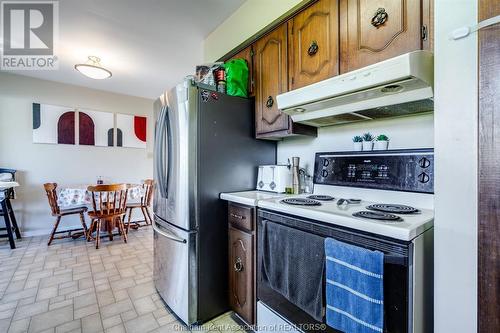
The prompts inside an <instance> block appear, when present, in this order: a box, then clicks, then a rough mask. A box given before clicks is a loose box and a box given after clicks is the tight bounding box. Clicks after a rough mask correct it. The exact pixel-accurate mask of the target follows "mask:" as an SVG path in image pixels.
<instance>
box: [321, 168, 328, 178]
mask: <svg viewBox="0 0 500 333" xmlns="http://www.w3.org/2000/svg"><path fill="white" fill-rule="evenodd" d="M321 175H322V176H323V178H326V177H327V176H328V171H326V170H323V171H322V172H321Z"/></svg>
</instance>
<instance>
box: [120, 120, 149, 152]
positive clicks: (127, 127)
mask: <svg viewBox="0 0 500 333" xmlns="http://www.w3.org/2000/svg"><path fill="white" fill-rule="evenodd" d="M146 129H147V117H142V116H133V115H128V114H121V113H117V114H116V132H117V133H116V141H117V142H116V145H117V146H118V147H131V148H146V137H147V133H146Z"/></svg>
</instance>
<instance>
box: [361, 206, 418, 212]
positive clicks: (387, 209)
mask: <svg viewBox="0 0 500 333" xmlns="http://www.w3.org/2000/svg"><path fill="white" fill-rule="evenodd" d="M366 209H369V210H376V211H379V212H384V213H393V214H413V213H418V212H420V211H419V210H418V209H416V208H413V207H411V206H405V205H395V204H374V205H370V206H368V207H366Z"/></svg>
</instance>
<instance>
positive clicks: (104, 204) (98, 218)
mask: <svg viewBox="0 0 500 333" xmlns="http://www.w3.org/2000/svg"><path fill="white" fill-rule="evenodd" d="M87 190H88V191H89V192H91V193H92V209H93V211H90V212H88V215H89V217H90V219H91V223H90V228H89V230H88V232H87V241H90V240H91V239H92V232H94V230H95V232H96V236H95V244H96V245H95V248H96V249H98V248H99V242H100V232H101V224H102V222H103V221H104V223H105V227H106V230H107V231H108V236H109V240H113V229H114V227H115V226H117V227H118V231H119V234H120V235H121V236H122V239H123V241H124V242H125V243H126V242H127V232H126V230H125V225H124V223H123V221H124V219H125V214H126V207H127V194H128V186H127V184H111V185H96V186H89V187H88V189H87Z"/></svg>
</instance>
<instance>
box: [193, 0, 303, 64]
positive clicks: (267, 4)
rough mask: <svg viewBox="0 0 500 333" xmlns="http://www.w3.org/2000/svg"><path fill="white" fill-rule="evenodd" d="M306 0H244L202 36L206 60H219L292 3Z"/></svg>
mask: <svg viewBox="0 0 500 333" xmlns="http://www.w3.org/2000/svg"><path fill="white" fill-rule="evenodd" d="M307 1H308V0H278V1H276V0H271V1H270V0H247V1H246V2H245V3H244V4H243V5H241V7H240V8H238V9H237V10H236V11H235V12H234V13H233V14H232V15H231V16H229V17H228V18H227V19H226V20H225V21H224V22H222V24H221V25H219V26H218V27H217V28H216V29H215V30H214V31H212V32H211V33H210V35H208V37H207V38H206V39H205V41H204V43H203V52H204V59H205V61H206V62H212V61H215V60H217V59H219V58H220V57H222V56H223V55H225V54H226V53H227V52H229V51H231V50H232V49H234V48H235V47H237V46H238V45H240V44H241V43H243V42H244V41H245V40H247V39H248V38H250V37H252V36H253V35H255V34H256V33H257V32H259V31H260V30H262V29H264V28H265V27H266V26H268V25H269V24H271V23H272V22H273V21H275V20H276V19H278V18H279V17H280V16H282V15H283V14H285V13H286V12H288V11H289V10H291V9H293V8H294V7H295V6H297V5H301V4H302V3H304V2H307Z"/></svg>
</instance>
